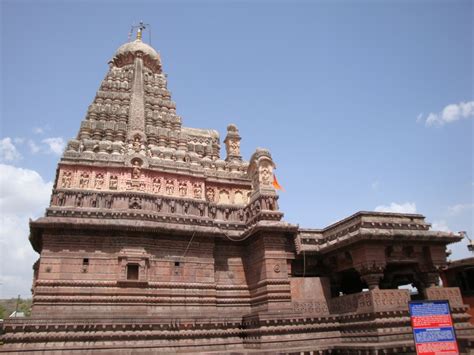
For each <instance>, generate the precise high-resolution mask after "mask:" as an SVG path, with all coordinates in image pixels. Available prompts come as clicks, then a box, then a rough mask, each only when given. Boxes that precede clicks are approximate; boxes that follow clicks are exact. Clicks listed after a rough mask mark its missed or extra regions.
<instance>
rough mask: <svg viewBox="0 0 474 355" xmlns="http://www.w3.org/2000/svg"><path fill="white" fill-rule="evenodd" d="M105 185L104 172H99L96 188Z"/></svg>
mask: <svg viewBox="0 0 474 355" xmlns="http://www.w3.org/2000/svg"><path fill="white" fill-rule="evenodd" d="M103 186H104V174H102V173H99V174H97V175H96V177H95V188H96V189H98V190H101V189H102V188H103Z"/></svg>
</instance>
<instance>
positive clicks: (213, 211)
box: [208, 205, 217, 218]
mask: <svg viewBox="0 0 474 355" xmlns="http://www.w3.org/2000/svg"><path fill="white" fill-rule="evenodd" d="M208 215H209V217H210V218H216V215H217V207H216V206H215V205H209V210H208Z"/></svg>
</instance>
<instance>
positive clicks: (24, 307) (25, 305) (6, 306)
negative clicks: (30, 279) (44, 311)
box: [0, 298, 31, 319]
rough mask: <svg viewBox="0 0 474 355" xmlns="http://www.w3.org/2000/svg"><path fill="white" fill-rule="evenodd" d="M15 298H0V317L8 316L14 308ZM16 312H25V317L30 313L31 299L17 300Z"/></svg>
mask: <svg viewBox="0 0 474 355" xmlns="http://www.w3.org/2000/svg"><path fill="white" fill-rule="evenodd" d="M16 304H17V298H10V299H3V300H2V299H0V319H4V318H8V316H9V315H10V314H12V313H13V312H14V311H15V309H16ZM18 312H23V313H25V316H26V317H29V316H30V315H31V299H29V298H28V299H22V298H20V300H19V301H18Z"/></svg>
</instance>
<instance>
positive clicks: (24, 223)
mask: <svg viewBox="0 0 474 355" xmlns="http://www.w3.org/2000/svg"><path fill="white" fill-rule="evenodd" d="M52 186H53V183H52V182H45V181H44V180H43V178H42V177H41V176H40V175H39V174H38V173H37V172H36V171H34V170H29V169H22V168H17V167H14V166H11V165H6V164H0V283H1V286H0V298H5V297H14V296H16V295H17V294H21V295H22V296H23V297H26V296H29V295H30V287H31V280H32V276H33V272H32V269H31V267H32V265H33V263H34V262H35V260H36V259H37V258H38V255H37V254H36V253H35V252H34V251H33V249H32V247H31V246H30V244H29V242H28V234H29V229H28V220H29V218H37V217H39V216H41V215H42V214H43V213H44V209H45V208H46V207H47V206H48V204H49V199H50V195H51V189H52Z"/></svg>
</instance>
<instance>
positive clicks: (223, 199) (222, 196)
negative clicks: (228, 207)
mask: <svg viewBox="0 0 474 355" xmlns="http://www.w3.org/2000/svg"><path fill="white" fill-rule="evenodd" d="M219 203H230V199H229V191H227V190H225V189H223V190H220V191H219Z"/></svg>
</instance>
